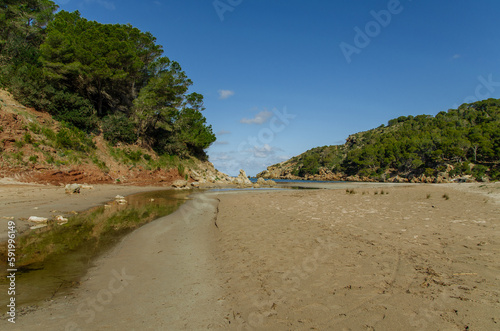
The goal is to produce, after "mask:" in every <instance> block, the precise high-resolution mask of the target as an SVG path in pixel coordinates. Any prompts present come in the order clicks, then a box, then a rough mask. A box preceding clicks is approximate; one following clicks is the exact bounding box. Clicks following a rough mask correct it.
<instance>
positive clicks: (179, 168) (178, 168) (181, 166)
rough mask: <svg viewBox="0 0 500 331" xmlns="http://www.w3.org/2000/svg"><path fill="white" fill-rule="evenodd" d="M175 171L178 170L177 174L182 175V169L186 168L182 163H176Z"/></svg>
mask: <svg viewBox="0 0 500 331" xmlns="http://www.w3.org/2000/svg"><path fill="white" fill-rule="evenodd" d="M177 171H178V172H179V175H181V176H184V171H186V169H185V168H184V165H182V164H179V165H177Z"/></svg>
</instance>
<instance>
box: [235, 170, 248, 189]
mask: <svg viewBox="0 0 500 331" xmlns="http://www.w3.org/2000/svg"><path fill="white" fill-rule="evenodd" d="M236 181H237V182H236V184H239V185H252V182H251V181H250V179H248V176H247V174H246V172H245V170H243V169H241V170H240V174H239V175H238V177H236ZM233 183H234V180H233Z"/></svg>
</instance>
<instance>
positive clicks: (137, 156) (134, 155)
mask: <svg viewBox="0 0 500 331" xmlns="http://www.w3.org/2000/svg"><path fill="white" fill-rule="evenodd" d="M125 155H127V157H128V158H129V159H130V160H131V161H132V162H134V163H136V162H139V161H140V160H141V157H142V152H141V151H131V150H127V151H125Z"/></svg>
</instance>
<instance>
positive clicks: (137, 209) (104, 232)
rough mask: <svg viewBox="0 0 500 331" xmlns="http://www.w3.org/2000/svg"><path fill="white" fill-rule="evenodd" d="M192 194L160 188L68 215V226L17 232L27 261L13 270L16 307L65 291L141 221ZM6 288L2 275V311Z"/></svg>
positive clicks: (162, 213)
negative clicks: (27, 232)
mask: <svg viewBox="0 0 500 331" xmlns="http://www.w3.org/2000/svg"><path fill="white" fill-rule="evenodd" d="M191 193H192V191H173V190H161V191H153V192H146V193H139V194H134V195H130V196H127V197H126V198H125V200H126V201H127V203H124V204H120V203H118V202H117V201H111V202H109V203H107V204H106V205H104V206H99V207H94V208H92V209H90V210H87V211H85V212H82V213H80V214H78V215H75V216H73V217H71V218H70V219H69V221H68V223H67V224H64V225H57V224H49V226H48V227H46V228H43V229H38V230H33V231H32V232H31V233H30V234H29V235H28V236H25V235H22V236H20V238H19V242H20V247H22V246H23V245H24V248H20V250H19V252H18V253H19V254H22V255H23V257H21V259H23V260H24V261H25V262H26V265H25V266H24V267H20V268H18V271H17V272H16V296H15V297H16V305H17V307H18V308H21V307H27V306H30V305H34V304H37V303H40V302H42V301H45V300H51V299H52V298H54V297H55V296H56V295H64V294H67V293H69V291H70V290H71V289H72V288H74V287H75V285H78V283H79V281H80V279H81V278H82V277H83V276H84V275H85V273H86V272H87V270H88V269H89V268H90V267H92V266H93V261H94V260H95V258H97V257H98V256H99V255H101V254H103V253H104V252H106V251H107V250H109V249H110V248H111V247H113V245H115V244H116V243H117V242H118V241H119V240H121V239H122V238H123V237H124V236H125V235H126V234H128V233H130V232H132V231H133V230H135V229H137V228H138V227H140V226H141V225H143V224H146V223H149V222H151V221H153V220H155V219H158V218H160V217H163V216H166V215H169V214H171V213H173V212H174V211H175V210H177V209H178V208H179V207H180V206H181V205H182V204H183V203H184V202H185V201H186V200H187V197H188V195H189V194H191ZM46 252H49V253H46ZM38 260H40V261H38ZM31 261H33V262H31ZM8 287H9V286H8V285H7V283H6V278H5V277H2V280H1V281H0V293H2V295H0V307H1V308H0V312H1V313H5V312H6V311H7V309H6V305H7V303H8V300H9V297H8V296H7V295H6V294H7V291H8ZM25 309H26V308H25ZM18 311H19V310H18Z"/></svg>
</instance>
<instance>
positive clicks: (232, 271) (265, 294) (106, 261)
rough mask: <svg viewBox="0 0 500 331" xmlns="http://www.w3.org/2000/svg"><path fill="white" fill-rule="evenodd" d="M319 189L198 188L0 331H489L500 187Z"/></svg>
mask: <svg viewBox="0 0 500 331" xmlns="http://www.w3.org/2000/svg"><path fill="white" fill-rule="evenodd" d="M343 185H344V184H343ZM322 187H324V188H327V187H328V188H335V187H338V188H339V189H322V190H276V191H269V190H262V191H261V190H253V191H244V192H234V191H222V192H205V193H198V194H195V195H193V196H192V197H191V200H189V201H188V202H187V203H185V204H184V205H183V206H182V207H181V208H180V209H179V210H177V211H176V212H175V213H173V214H171V215H169V216H167V217H163V218H161V219H158V220H156V221H154V222H152V223H149V224H147V225H145V226H143V227H141V228H140V229H138V230H136V231H134V232H133V233H131V234H129V235H127V236H126V237H125V238H124V239H123V240H122V241H121V242H120V243H119V244H118V245H117V246H116V247H114V248H113V249H111V250H110V251H109V252H107V253H106V254H105V255H103V256H102V257H100V258H99V259H98V260H97V261H95V265H94V267H92V268H91V269H90V270H89V271H88V273H87V275H86V276H85V277H84V278H83V279H82V281H81V282H80V285H79V286H78V287H76V288H74V290H73V291H71V293H69V294H66V295H65V296H59V297H56V298H54V299H53V300H51V301H47V302H42V303H40V304H39V307H38V308H37V309H35V310H34V311H32V312H29V313H26V314H22V315H20V316H18V317H17V320H16V324H11V323H8V322H7V321H6V320H1V321H0V329H2V330H124V329H127V330H160V329H161V330H201V329H215V330H217V329H229V330H306V329H308V330H310V329H316V330H437V329H439V330H466V329H469V330H495V329H499V328H500V313H499V312H500V263H499V262H500V254H499V253H500V240H499V239H498V238H500V229H499V227H498V226H499V223H500V218H499V217H498V215H499V211H500V204H499V200H498V198H499V196H500V185H499V184H495V183H491V184H454V185H451V184H450V185H432V184H422V185H409V186H406V185H391V186H388V185H385V186H378V185H377V187H374V186H370V185H364V184H356V183H352V185H351V184H349V185H348V187H345V186H339V185H337V186H335V185H334V184H331V185H323V186H322ZM17 189H19V190H20V192H22V193H19V194H20V195H23V194H25V196H24V199H25V200H22V201H20V202H19V203H17V204H16V206H17V208H14V207H9V208H12V209H11V213H13V212H14V211H15V210H18V211H19V212H20V211H21V210H23V209H26V208H25V207H26V206H28V205H29V206H31V204H32V199H33V198H34V195H35V196H37V199H38V200H37V201H36V204H37V205H38V207H39V209H38V211H39V210H40V209H41V207H42V206H45V205H46V204H49V203H55V202H54V201H55V200H51V199H53V196H52V195H51V194H52V193H48V191H45V192H47V193H46V196H44V198H43V199H41V198H40V195H39V194H38V191H37V190H38V189H39V188H38V187H30V188H26V189H24V188H21V187H20V186H17ZM57 189H58V190H61V188H57ZM121 189H122V190H124V189H130V190H134V189H136V188H125V187H121ZM137 189H140V190H142V189H143V188H137ZM144 189H145V190H147V188H144ZM346 189H348V190H349V192H346ZM54 190H55V188H54ZM103 190H104V191H106V190H108V189H103ZM29 192H31V193H29ZM98 192H101V191H100V189H99V188H97V187H96V188H95V190H94V191H92V192H90V191H89V193H84V194H88V195H89V196H88V199H87V200H84V199H79V200H78V201H79V202H77V205H76V206H75V208H74V209H75V210H76V209H79V208H78V206H81V205H78V204H79V203H84V204H85V203H90V201H91V200H92V201H93V202H94V203H96V201H98V200H99V201H102V200H103V199H106V197H108V196H110V195H111V197H110V198H111V199H112V198H113V197H114V195H116V194H121V195H126V194H125V193H124V191H120V189H118V188H117V189H116V190H115V189H112V190H110V191H107V193H102V195H101V196H100V197H99V198H98V197H97V195H98V194H97V193H98ZM131 193H132V191H131ZM57 194H59V191H58V193H57ZM94 194H95V199H96V200H93V199H94V197H91V196H93V195H94ZM30 195H31V200H30ZM11 196H12V195H8V194H6V195H4V197H5V199H4V200H2V203H4V204H5V205H4V206H11V205H12V203H13V202H14V201H15V199H14V197H12V198H9V197H11ZM47 197H49V198H47ZM9 199H11V200H10V202H11V204H9ZM44 199H46V200H44ZM67 199H73V197H67ZM23 201H25V202H23ZM45 201H47V203H45ZM50 201H52V202H50ZM102 202H104V201H102ZM2 208H3V206H2ZM47 208H48V207H47ZM51 208H52V207H51ZM71 208H73V207H71ZM3 210H4V209H2V212H3ZM1 222H4V223H6V221H5V220H1Z"/></svg>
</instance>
